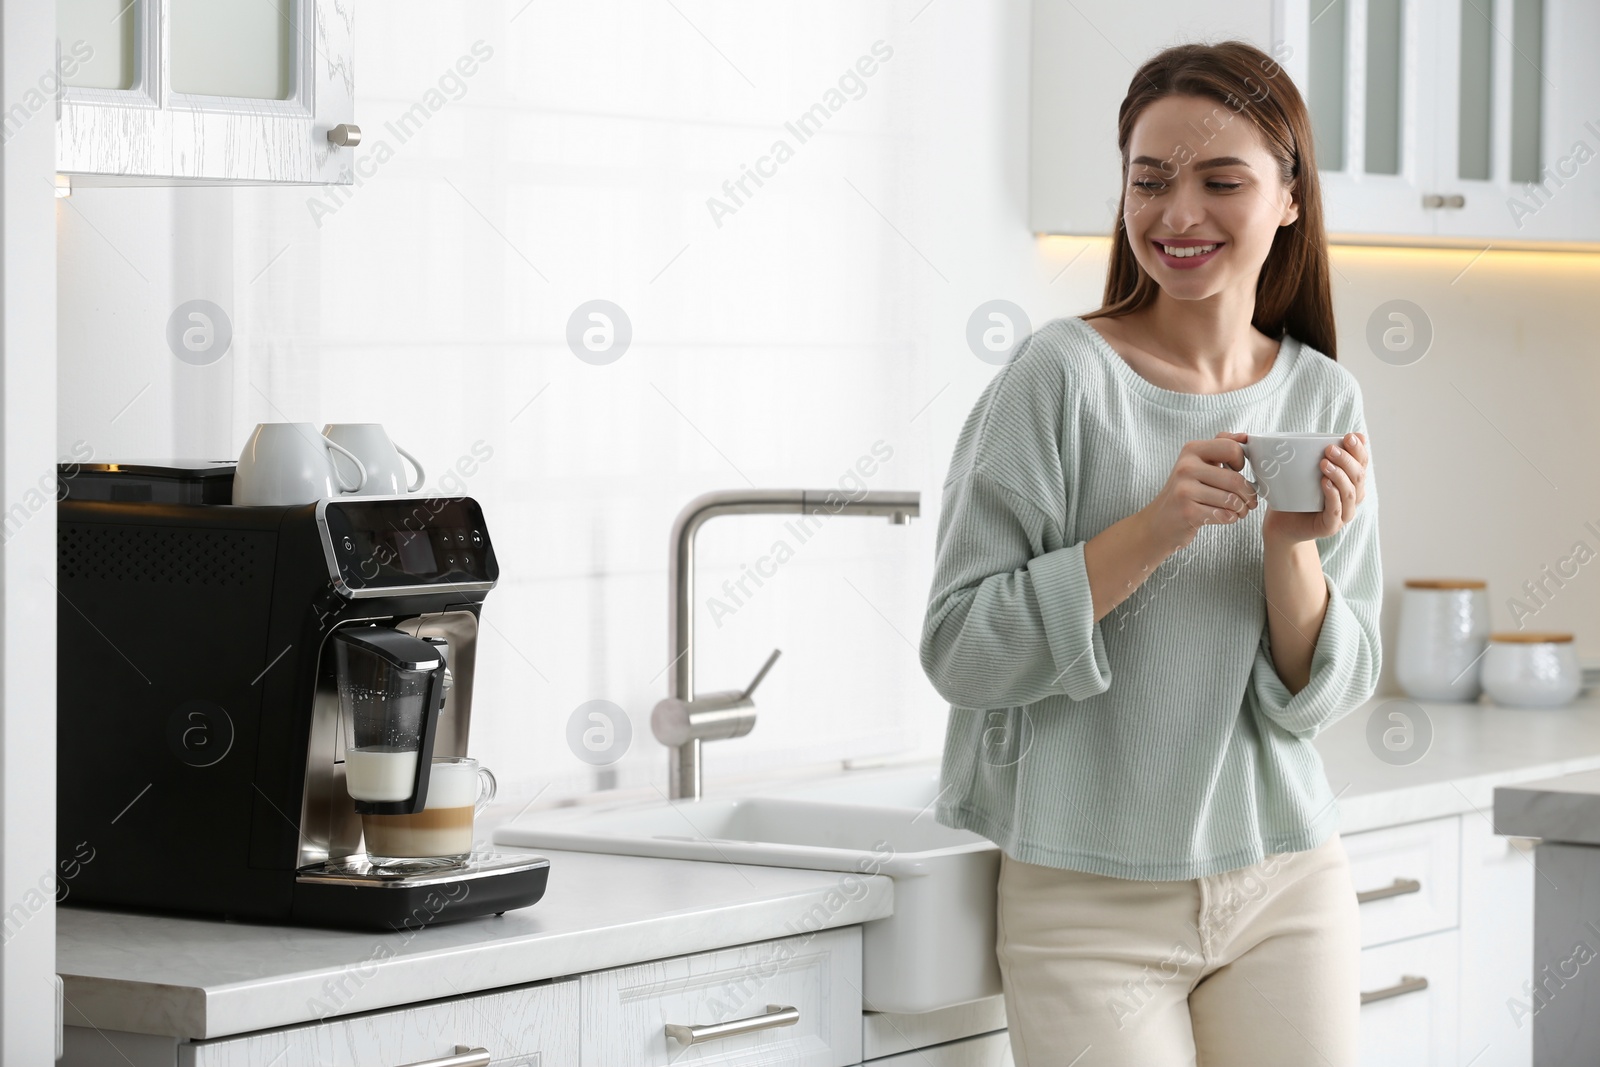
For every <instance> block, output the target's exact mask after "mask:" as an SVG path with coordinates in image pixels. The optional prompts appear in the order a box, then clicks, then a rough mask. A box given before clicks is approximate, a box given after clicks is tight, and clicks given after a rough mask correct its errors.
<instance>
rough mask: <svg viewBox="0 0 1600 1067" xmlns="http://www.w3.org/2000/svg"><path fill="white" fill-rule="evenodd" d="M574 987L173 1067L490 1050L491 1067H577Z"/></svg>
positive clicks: (367, 1065)
mask: <svg viewBox="0 0 1600 1067" xmlns="http://www.w3.org/2000/svg"><path fill="white" fill-rule="evenodd" d="M578 1001H579V996H578V980H577V979H565V980H562V981H559V982H551V983H545V984H542V985H534V986H523V987H521V988H518V989H512V990H507V991H505V992H501V993H492V994H488V995H486V996H472V997H461V998H460V999H457V1000H446V1001H434V1002H432V1003H428V1004H418V1005H412V1006H410V1007H406V1008H401V1009H397V1010H395V1011H385V1012H375V1013H373V1014H371V1015H358V1016H353V1017H351V1018H349V1019H335V1020H333V1021H331V1022H326V1023H321V1024H319V1025H315V1026H297V1027H290V1028H287V1029H283V1030H269V1031H266V1032H263V1033H258V1034H251V1035H250V1036H248V1037H235V1038H223V1039H220V1040H217V1041H202V1042H196V1043H194V1044H191V1045H181V1046H179V1049H178V1064H179V1067H263V1065H265V1064H283V1065H288V1064H306V1065H313V1064H314V1065H315V1067H391V1065H392V1067H400V1065H402V1064H414V1063H419V1062H426V1061H428V1060H430V1059H437V1058H439V1057H442V1056H448V1055H450V1054H451V1053H453V1052H454V1051H455V1048H456V1046H457V1045H467V1046H469V1047H477V1048H483V1049H486V1050H488V1052H489V1053H490V1054H491V1055H492V1056H493V1057H494V1060H493V1063H494V1065H495V1067H577V1064H578Z"/></svg>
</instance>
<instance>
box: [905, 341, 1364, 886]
mask: <svg viewBox="0 0 1600 1067" xmlns="http://www.w3.org/2000/svg"><path fill="white" fill-rule="evenodd" d="M1222 430H1229V431H1238V432H1244V433H1251V432H1255V433H1266V432H1270V431H1275V430H1277V431H1303V432H1321V433H1346V432H1349V431H1360V432H1365V431H1366V421H1365V418H1364V416H1363V414H1362V406H1361V392H1360V389H1359V388H1358V386H1357V383H1356V380H1355V378H1354V377H1353V376H1352V375H1351V374H1350V372H1349V371H1347V370H1345V369H1344V368H1343V367H1341V366H1340V365H1339V364H1337V363H1335V362H1334V361H1333V360H1331V359H1329V358H1327V357H1326V356H1324V355H1322V354H1321V353H1320V352H1317V351H1316V350H1315V349H1311V348H1308V347H1306V346H1305V345H1302V344H1301V343H1300V342H1299V341H1297V340H1295V339H1294V338H1292V337H1287V336H1286V337H1285V338H1284V339H1283V342H1282V344H1281V346H1280V348H1279V352H1278V355H1277V358H1276V359H1275V360H1274V361H1273V365H1272V369H1271V370H1270V371H1269V372H1268V374H1267V376H1266V377H1265V378H1263V379H1262V380H1261V381H1259V382H1256V383H1255V384H1253V385H1249V386H1246V387H1245V388H1243V389H1235V390H1232V391H1230V392H1226V393H1213V394H1198V393H1181V392H1175V391H1173V390H1169V389H1163V388H1161V387H1160V386H1157V385H1155V384H1153V383H1151V382H1149V381H1147V380H1145V379H1144V378H1142V377H1140V376H1139V375H1138V374H1137V373H1136V372H1135V371H1134V370H1133V368H1132V367H1131V366H1129V365H1128V364H1127V363H1126V362H1125V361H1124V360H1123V359H1122V357H1121V356H1119V355H1117V353H1116V351H1115V350H1114V349H1112V348H1111V346H1110V345H1108V344H1107V343H1106V341H1105V339H1104V338H1102V337H1101V336H1100V334H1099V333H1098V332H1096V331H1095V329H1094V328H1093V327H1091V326H1090V325H1089V324H1088V323H1086V322H1084V321H1083V320H1082V319H1080V318H1065V319H1056V320H1054V321H1052V322H1049V323H1047V324H1045V325H1044V326H1042V327H1041V328H1040V329H1039V330H1037V331H1036V332H1035V333H1034V334H1033V335H1032V336H1031V337H1030V338H1029V339H1028V340H1027V341H1025V342H1024V343H1023V346H1022V347H1021V349H1020V350H1019V351H1018V353H1017V355H1016V357H1015V358H1014V359H1013V360H1012V361H1011V362H1010V363H1009V364H1007V365H1006V366H1005V367H1003V368H1001V370H1000V371H999V372H998V373H996V375H995V376H994V378H993V379H992V380H991V381H990V382H989V384H988V385H987V386H986V387H985V388H984V390H983V393H982V395H980V396H979V398H978V401H977V403H976V404H975V405H974V406H973V409H972V413H971V414H970V415H969V416H968V417H967V420H966V423H965V424H964V425H963V427H962V429H961V432H960V435H959V436H958V437H957V439H956V447H955V455H954V457H953V458H952V460H951V463H950V472H949V474H948V475H947V476H946V478H945V483H944V489H943V504H942V509H941V513H940V516H939V530H938V549H937V559H936V561H935V564H934V577H933V589H932V593H931V595H930V598H929V601H928V609H927V615H926V617H925V618H924V620H923V628H922V641H921V657H922V667H923V670H924V671H925V672H926V673H927V675H928V678H929V679H930V680H931V681H932V682H933V685H934V688H936V689H937V690H938V691H939V694H940V695H941V696H943V697H944V698H945V699H946V700H948V701H949V702H950V704H951V705H952V706H951V708H950V713H949V724H948V728H947V731H946V735H945V742H944V754H943V760H942V765H941V768H940V779H941V781H940V787H941V789H940V793H939V798H938V801H937V804H936V807H935V818H936V819H937V820H938V821H939V822H941V823H943V824H945V825H947V826H954V827H962V828H965V829H968V830H973V831H975V832H977V833H979V834H982V835H983V836H984V837H987V838H989V839H990V840H992V841H994V842H995V843H996V844H998V845H999V846H1000V847H1001V848H1002V849H1004V850H1005V852H1006V853H1007V855H1009V856H1011V857H1012V858H1014V859H1018V860H1022V861H1023V862H1025V863H1035V864H1043V865H1045V866H1051V867H1064V868H1069V869H1073V870H1079V871H1089V872H1092V873H1095V874H1104V875H1111V876H1114V877H1118V878H1142V879H1188V878H1197V877H1200V876H1203V875H1208V874H1213V873H1216V872H1219V871H1225V870H1231V869H1233V868H1237V867H1243V866H1246V865H1249V864H1252V863H1256V862H1259V861H1260V860H1261V859H1263V858H1264V856H1265V855H1266V854H1267V853H1271V852H1291V851H1299V850H1304V849H1309V848H1314V847H1315V846H1317V845H1318V844H1320V843H1321V842H1322V841H1323V840H1325V839H1326V837H1327V835H1328V834H1329V833H1330V832H1331V831H1333V830H1334V829H1335V827H1336V826H1337V823H1338V815H1339V813H1338V807H1337V805H1336V803H1335V800H1334V797H1333V795H1332V793H1331V791H1330V790H1329V788H1328V782H1327V778H1326V776H1325V775H1324V774H1323V770H1322V760H1321V758H1320V757H1319V756H1318V754H1317V750H1316V747H1315V746H1314V745H1313V744H1312V738H1313V737H1315V736H1316V735H1317V733H1318V732H1319V731H1321V730H1322V729H1324V728H1325V727H1326V726H1328V725H1329V724H1330V723H1332V722H1333V721H1334V720H1336V719H1338V718H1339V717H1340V716H1342V715H1344V714H1346V713H1347V712H1349V711H1350V710H1351V709H1352V708H1354V707H1356V706H1358V705H1359V704H1361V703H1362V702H1364V701H1365V700H1367V699H1368V698H1369V697H1370V696H1371V695H1372V693H1373V691H1374V689H1375V688H1376V686H1377V681H1378V672H1379V669H1380V667H1381V664H1382V647H1381V645H1380V641H1379V636H1378V611H1379V607H1380V605H1381V602H1382V598H1383V575H1382V570H1381V565H1380V562H1379V559H1378V494H1377V485H1376V482H1375V480H1374V479H1373V477H1372V470H1371V469H1370V468H1369V470H1368V474H1367V490H1366V497H1365V499H1364V500H1363V501H1362V503H1361V506H1360V508H1359V509H1358V510H1357V512H1356V517H1355V519H1354V520H1353V521H1351V522H1349V523H1347V524H1346V525H1345V527H1344V528H1343V529H1341V530H1340V531H1339V532H1338V533H1337V534H1335V535H1333V536H1332V537H1325V538H1319V539H1318V540H1317V542H1316V545H1317V551H1318V553H1319V555H1320V556H1321V559H1322V569H1323V574H1324V576H1325V578H1326V579H1327V585H1328V608H1327V614H1326V617H1325V618H1324V620H1323V623H1322V630H1321V632H1320V633H1319V634H1318V636H1317V643H1316V648H1315V651H1314V652H1313V654H1312V660H1311V680H1310V683H1309V684H1308V685H1306V686H1305V688H1303V689H1301V690H1300V691H1299V692H1298V693H1295V694H1293V695H1291V694H1290V692H1289V690H1288V689H1287V687H1285V685H1284V684H1283V681H1282V680H1281V679H1280V678H1279V677H1278V672H1277V670H1276V669H1275V668H1274V666H1273V663H1272V657H1271V653H1270V642H1269V635H1268V631H1267V614H1266V599H1265V594H1264V585H1263V583H1264V578H1263V570H1262V542H1261V522H1262V519H1263V517H1264V515H1265V512H1266V508H1265V507H1264V506H1263V507H1258V508H1256V509H1255V510H1254V511H1253V512H1251V513H1250V514H1249V515H1248V516H1246V517H1245V518H1243V519H1241V520H1240V521H1238V522H1236V523H1233V524H1230V525H1210V526H1203V527H1201V528H1200V530H1199V531H1198V532H1197V534H1196V536H1195V538H1194V540H1193V542H1192V543H1191V544H1190V545H1189V546H1188V547H1186V548H1184V549H1183V550H1181V551H1179V552H1177V553H1176V554H1174V555H1173V556H1171V557H1170V558H1168V559H1167V560H1166V561H1165V562H1164V563H1163V564H1162V565H1161V566H1160V567H1159V568H1158V569H1157V570H1156V571H1154V572H1153V573H1152V574H1151V575H1150V577H1149V578H1147V579H1146V580H1145V582H1144V584H1142V585H1141V586H1139V588H1138V589H1136V590H1135V591H1134V592H1133V594H1132V595H1131V596H1129V597H1128V599H1126V600H1124V601H1123V602H1122V603H1121V604H1119V605H1118V606H1117V607H1116V608H1115V609H1113V610H1112V611H1111V612H1110V613H1109V614H1107V615H1106V616H1105V618H1103V619H1101V620H1099V621H1098V622H1096V621H1095V618H1094V607H1093V603H1092V601H1091V599H1090V590H1089V579H1088V573H1087V571H1086V570H1085V568H1084V555H1083V548H1084V542H1086V541H1087V540H1088V539H1089V538H1091V537H1093V536H1094V535H1096V534H1098V533H1100V532H1101V531H1102V530H1104V529H1105V528H1106V527H1108V526H1110V525H1112V524H1113V523H1115V522H1117V521H1119V520H1121V519H1123V518H1126V517H1127V516H1128V515H1131V514H1133V513H1134V512H1136V511H1138V510H1139V509H1141V508H1143V507H1144V506H1145V505H1146V504H1148V503H1150V501H1151V500H1153V499H1154V498H1155V496H1156V494H1158V493H1159V492H1160V491H1161V489H1162V487H1163V486H1164V485H1165V484H1166V481H1167V477H1168V475H1169V474H1170V473H1171V471H1172V465H1173V463H1174V462H1175V461H1176V460H1177V458H1178V451H1179V449H1180V448H1182V446H1183V445H1184V443H1185V442H1187V441H1193V440H1199V439H1205V438H1211V437H1215V436H1216V435H1217V433H1218V432H1219V431H1222ZM1245 473H1246V475H1247V476H1249V475H1250V473H1251V472H1250V471H1249V469H1248V468H1247V469H1246V471H1245Z"/></svg>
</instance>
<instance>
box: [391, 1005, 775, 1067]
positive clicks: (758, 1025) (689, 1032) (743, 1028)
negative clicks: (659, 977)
mask: <svg viewBox="0 0 1600 1067" xmlns="http://www.w3.org/2000/svg"><path fill="white" fill-rule="evenodd" d="M799 1021H800V1009H799V1008H792V1007H785V1006H784V1005H782V1004H768V1005H767V1011H766V1014H764V1015H752V1016H751V1017H750V1018H748V1019H734V1020H733V1021H732V1022H726V1023H706V1024H705V1025H704V1026H684V1025H682V1024H681V1023H668V1024H667V1036H668V1037H675V1038H677V1039H678V1040H679V1041H681V1042H683V1043H684V1044H685V1045H699V1044H703V1043H705V1042H707V1041H714V1040H716V1039H717V1038H719V1037H733V1036H735V1035H737V1034H753V1033H755V1032H756V1031H757V1030H770V1029H772V1028H773V1027H774V1026H793V1025H794V1024H795V1023H797V1022H799ZM483 1062H484V1063H485V1064H487V1063H488V1062H489V1061H488V1060H484V1061H483ZM418 1067H421V1065H420V1064H419V1065H418Z"/></svg>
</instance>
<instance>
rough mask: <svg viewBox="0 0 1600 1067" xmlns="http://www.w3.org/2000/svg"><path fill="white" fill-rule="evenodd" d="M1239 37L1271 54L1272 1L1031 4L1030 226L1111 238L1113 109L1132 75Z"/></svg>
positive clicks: (1050, 0)
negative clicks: (1182, 52) (1172, 53)
mask: <svg viewBox="0 0 1600 1067" xmlns="http://www.w3.org/2000/svg"><path fill="white" fill-rule="evenodd" d="M1226 38H1238V39H1240V40H1245V41H1249V42H1250V43H1251V44H1254V45H1255V46H1256V47H1257V48H1260V49H1261V50H1262V51H1264V52H1267V53H1268V54H1271V52H1272V42H1273V0H1229V2H1227V3H1208V4H1196V3H1194V2H1193V0H1141V2H1140V3H1136V4H1092V5H1091V4H1085V3H1083V2H1082V0H1034V3H1033V31H1032V66H1031V74H1030V79H1031V85H1032V89H1031V93H1030V95H1031V98H1032V99H1031V103H1032V108H1031V114H1030V116H1029V123H1030V129H1031V136H1030V142H1031V151H1030V153H1029V176H1030V186H1029V223H1030V226H1031V227H1032V229H1033V232H1034V233H1064V234H1083V235H1095V236H1102V237H1103V236H1105V235H1107V234H1109V233H1111V232H1113V230H1114V229H1115V226H1116V216H1117V197H1118V194H1119V193H1120V191H1121V189H1122V157H1121V156H1120V155H1119V154H1118V152H1117V109H1118V108H1119V107H1120V106H1121V105H1122V98H1123V96H1125V95H1126V94H1127V91H1128V83H1129V82H1131V81H1132V80H1133V74H1134V71H1135V70H1137V69H1138V68H1139V66H1140V65H1141V64H1142V63H1144V61H1145V60H1147V59H1149V58H1150V57H1151V56H1152V55H1154V54H1155V53H1156V52H1159V51H1160V50H1161V49H1163V48H1165V47H1167V46H1168V45H1171V44H1176V43H1178V42H1181V41H1219V40H1223V39H1226Z"/></svg>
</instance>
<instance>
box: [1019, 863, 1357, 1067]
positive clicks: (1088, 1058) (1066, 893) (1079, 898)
mask: <svg viewBox="0 0 1600 1067" xmlns="http://www.w3.org/2000/svg"><path fill="white" fill-rule="evenodd" d="M1356 909H1357V904H1356V893H1355V887H1354V886H1353V885H1352V883H1351V880H1350V866H1349V861H1348V860H1347V858H1346V857H1345V852H1344V845H1343V843H1342V842H1341V841H1340V840H1339V835H1338V834H1337V833H1333V834H1330V835H1329V836H1328V839H1327V840H1326V841H1324V842H1323V843H1322V844H1321V845H1319V846H1317V847H1316V848H1313V849H1310V850H1308V851H1305V852H1278V853H1273V854H1272V855H1269V856H1268V857H1267V858H1266V859H1265V860H1263V861H1262V862H1260V863H1258V864H1255V865H1253V866H1250V867H1241V868H1239V869H1238V870H1233V871H1226V872H1224V873H1222V874H1214V875H1210V876H1208V877H1205V878H1196V879H1191V880H1189V881H1162V882H1146V881H1138V880H1134V879H1125V878H1108V877H1105V876H1104V875H1098V874H1086V873H1083V872H1081V871H1067V870H1061V869H1059V868H1055V867H1044V866H1039V865H1036V864H1032V863H1022V862H1020V861H1018V860H1014V859H1011V858H1010V857H1009V856H1006V855H1005V853H1004V852H1002V853H1001V860H1000V883H999V904H998V907H997V920H998V923H997V930H996V935H997V936H996V945H995V952H996V955H997V956H998V957H999V962H1000V975H1001V982H1002V986H1003V988H1004V991H1005V1004H1006V1021H1007V1023H1008V1025H1009V1026H1010V1030H1011V1052H1012V1057H1013V1058H1014V1059H1015V1061H1016V1064H1017V1067H1069V1065H1071V1067H1122V1065H1124V1064H1126V1065H1130V1067H1131V1065H1138V1067H1181V1065H1186V1064H1196V1063H1198V1064H1199V1067H1256V1065H1258V1064H1259V1065H1262V1067H1280V1065H1282V1067H1311V1065H1318V1067H1321V1065H1327V1067H1353V1065H1354V1064H1355V1063H1356V1058H1357V1035H1356V1027H1357V1016H1358V1014H1359V1012H1360V985H1359V968H1360V959H1359V957H1360V952H1361V945H1360V940H1361V939H1360V928H1359V922H1358V919H1357V914H1356Z"/></svg>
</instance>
